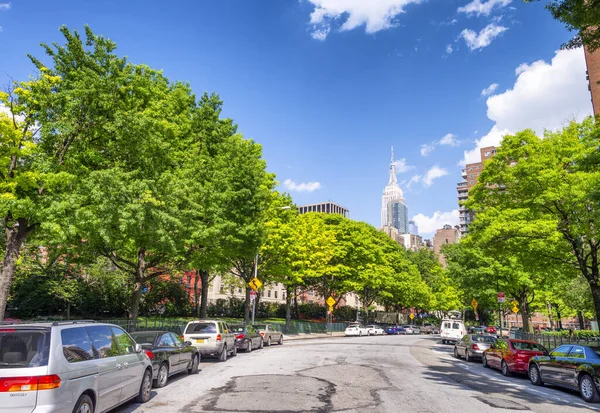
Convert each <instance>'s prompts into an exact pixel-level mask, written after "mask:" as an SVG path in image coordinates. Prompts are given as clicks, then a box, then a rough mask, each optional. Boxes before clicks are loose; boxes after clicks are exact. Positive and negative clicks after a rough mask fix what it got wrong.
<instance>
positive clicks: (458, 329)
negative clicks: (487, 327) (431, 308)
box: [440, 319, 467, 344]
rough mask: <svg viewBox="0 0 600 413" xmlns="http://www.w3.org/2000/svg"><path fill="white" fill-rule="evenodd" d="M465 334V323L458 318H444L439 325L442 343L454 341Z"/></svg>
mask: <svg viewBox="0 0 600 413" xmlns="http://www.w3.org/2000/svg"><path fill="white" fill-rule="evenodd" d="M465 334H467V328H466V327H465V324H464V323H463V322H462V321H460V320H454V319H445V320H443V321H442V325H441V326H440V337H441V338H442V344H446V343H456V342H457V341H459V340H460V339H462V338H463V337H464V336H465Z"/></svg>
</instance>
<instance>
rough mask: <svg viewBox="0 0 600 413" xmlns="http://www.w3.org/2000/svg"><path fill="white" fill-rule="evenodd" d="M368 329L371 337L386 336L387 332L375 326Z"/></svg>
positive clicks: (369, 326)
mask: <svg viewBox="0 0 600 413" xmlns="http://www.w3.org/2000/svg"><path fill="white" fill-rule="evenodd" d="M366 328H367V330H368V331H369V335H370V336H382V335H384V334H385V331H384V330H383V328H381V327H379V326H378V325H375V324H370V325H368V326H367V327H366Z"/></svg>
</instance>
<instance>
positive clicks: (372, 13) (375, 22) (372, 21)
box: [308, 0, 422, 40]
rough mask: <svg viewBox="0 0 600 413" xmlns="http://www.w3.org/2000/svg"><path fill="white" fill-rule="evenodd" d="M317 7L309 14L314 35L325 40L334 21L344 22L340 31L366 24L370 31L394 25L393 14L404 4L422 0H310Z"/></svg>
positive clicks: (373, 31)
mask: <svg viewBox="0 0 600 413" xmlns="http://www.w3.org/2000/svg"><path fill="white" fill-rule="evenodd" d="M308 1H309V2H310V3H311V4H312V5H313V6H314V7H315V9H314V10H313V12H312V13H311V14H310V24H311V27H312V37H313V38H315V39H317V40H325V38H326V37H327V35H328V34H329V32H330V30H331V25H332V23H333V22H339V23H341V26H340V31H347V30H353V29H355V28H357V27H359V26H362V25H365V31H366V32H367V33H376V32H378V31H380V30H385V29H389V28H391V27H394V26H395V25H396V23H395V22H394V18H395V17H396V16H397V15H399V14H401V13H404V12H405V11H404V8H405V7H406V6H407V5H409V4H411V3H421V2H422V0H376V1H371V0H308Z"/></svg>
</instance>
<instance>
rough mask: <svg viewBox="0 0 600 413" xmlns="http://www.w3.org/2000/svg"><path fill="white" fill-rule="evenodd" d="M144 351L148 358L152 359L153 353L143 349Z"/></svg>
mask: <svg viewBox="0 0 600 413" xmlns="http://www.w3.org/2000/svg"><path fill="white" fill-rule="evenodd" d="M144 353H146V355H147V356H148V358H149V359H150V360H154V354H153V353H152V352H151V351H150V350H145V351H144Z"/></svg>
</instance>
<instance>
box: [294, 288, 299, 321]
mask: <svg viewBox="0 0 600 413" xmlns="http://www.w3.org/2000/svg"><path fill="white" fill-rule="evenodd" d="M294 310H296V320H299V319H300V308H299V306H298V287H294Z"/></svg>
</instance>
